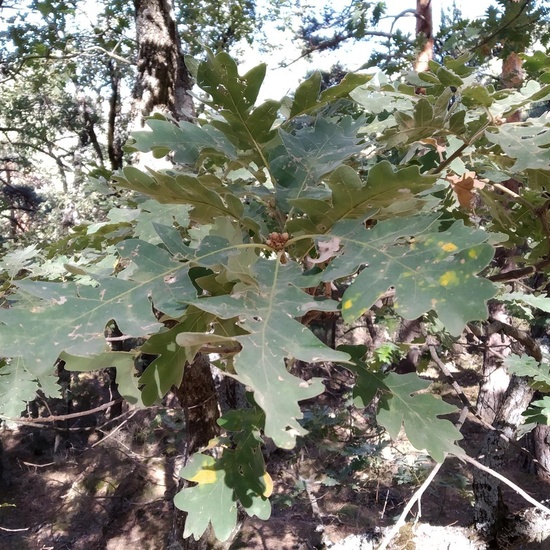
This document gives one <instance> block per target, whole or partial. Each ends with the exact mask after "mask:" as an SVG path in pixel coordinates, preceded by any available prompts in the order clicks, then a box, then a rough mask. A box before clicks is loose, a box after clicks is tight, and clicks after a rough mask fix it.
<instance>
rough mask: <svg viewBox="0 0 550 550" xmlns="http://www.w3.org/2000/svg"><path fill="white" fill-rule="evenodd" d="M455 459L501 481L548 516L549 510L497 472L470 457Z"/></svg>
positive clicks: (464, 456)
mask: <svg viewBox="0 0 550 550" xmlns="http://www.w3.org/2000/svg"><path fill="white" fill-rule="evenodd" d="M457 458H459V459H460V460H464V462H468V463H470V464H472V466H475V467H476V468H479V469H480V470H482V471H483V472H485V473H487V474H489V475H492V476H493V477H496V478H497V479H498V480H499V481H502V483H505V484H506V485H508V487H510V488H511V489H513V490H514V491H515V492H516V493H517V494H518V495H521V496H522V497H523V498H524V499H525V500H526V501H527V502H529V503H530V504H532V505H533V506H535V508H538V509H539V510H542V511H543V512H545V513H547V514H550V508H547V507H546V506H544V504H542V503H541V502H539V501H538V500H535V499H534V498H533V497H532V496H530V495H529V494H527V493H526V492H525V491H524V490H523V489H522V488H521V487H518V486H517V485H516V484H515V483H513V482H512V481H510V480H509V479H507V478H506V477H504V476H503V475H501V474H499V473H498V472H495V470H493V469H491V468H489V467H488V466H485V465H484V464H481V462H478V461H477V460H476V459H475V458H472V457H471V456H468V455H463V456H459V457H457Z"/></svg>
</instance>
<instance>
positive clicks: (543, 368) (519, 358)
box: [503, 355, 550, 393]
mask: <svg viewBox="0 0 550 550" xmlns="http://www.w3.org/2000/svg"><path fill="white" fill-rule="evenodd" d="M503 363H504V366H506V368H507V369H508V372H509V373H510V374H515V375H516V376H527V377H529V378H532V380H533V381H532V384H531V385H532V386H533V387H534V388H536V389H537V390H539V391H543V392H545V393H546V392H549V391H550V365H549V364H548V358H546V360H545V361H544V362H542V363H539V362H538V361H537V360H536V359H535V358H534V357H529V356H528V355H509V356H508V357H506V359H504V362H503Z"/></svg>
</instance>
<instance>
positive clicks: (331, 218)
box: [287, 161, 437, 233]
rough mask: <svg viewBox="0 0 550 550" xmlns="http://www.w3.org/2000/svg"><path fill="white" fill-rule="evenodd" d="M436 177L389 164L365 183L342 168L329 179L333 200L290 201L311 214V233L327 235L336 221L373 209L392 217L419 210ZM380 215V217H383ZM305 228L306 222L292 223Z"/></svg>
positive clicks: (291, 226) (371, 172) (376, 168)
mask: <svg viewBox="0 0 550 550" xmlns="http://www.w3.org/2000/svg"><path fill="white" fill-rule="evenodd" d="M436 180H437V176H429V175H428V176H427V175H423V174H420V171H419V168H418V166H409V167H407V168H402V169H401V170H399V169H398V170H394V168H393V166H392V165H391V164H390V163H389V162H388V161H382V162H380V163H378V164H375V165H374V166H373V167H372V168H371V169H370V170H369V173H368V178H367V181H366V183H365V182H363V181H362V180H361V178H360V176H359V174H358V173H357V172H356V171H355V170H354V169H353V168H351V167H350V166H345V165H343V166H340V167H338V168H337V169H336V170H334V172H332V174H331V175H330V176H329V177H328V179H327V185H328V187H329V189H330V190H331V194H332V196H331V198H330V200H326V201H325V200H319V199H312V198H303V199H291V200H290V201H289V202H290V204H292V206H295V207H297V208H299V209H300V210H302V211H303V212H304V213H305V214H307V215H308V218H309V221H310V222H311V227H310V231H311V232H315V233H325V232H326V231H327V230H329V229H330V228H331V227H332V226H333V225H334V224H335V223H336V222H337V221H339V220H341V219H345V218H358V217H361V216H363V217H364V216H366V215H368V213H369V211H372V210H373V209H388V210H389V211H390V215H391V216H395V215H396V214H397V213H400V214H403V213H405V212H408V213H409V214H410V213H411V211H414V212H417V211H418V210H420V208H421V206H422V204H423V201H422V200H421V199H415V200H411V199H414V197H415V195H416V194H417V193H419V192H421V191H425V190H426V189H429V188H430V187H432V186H433V184H434V183H435V182H436ZM380 217H381V216H380V215H377V218H380ZM295 224H300V225H301V226H302V227H304V221H303V219H299V220H296V222H294V223H293V222H292V221H291V222H289V223H288V225H287V226H288V228H289V230H290V231H292V232H294V231H293V230H294V225H295Z"/></svg>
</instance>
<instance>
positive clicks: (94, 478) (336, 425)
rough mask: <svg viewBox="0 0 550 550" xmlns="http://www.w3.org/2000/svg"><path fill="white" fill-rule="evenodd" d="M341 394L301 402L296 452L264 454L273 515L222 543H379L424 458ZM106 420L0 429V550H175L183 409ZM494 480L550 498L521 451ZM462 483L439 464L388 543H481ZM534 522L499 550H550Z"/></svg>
mask: <svg viewBox="0 0 550 550" xmlns="http://www.w3.org/2000/svg"><path fill="white" fill-rule="evenodd" d="M336 378H337V377H336ZM473 387H475V384H474V383H473V382H472V388H473ZM331 392H332V395H336V394H338V395H337V397H338V399H332V398H331ZM100 393H101V392H98V395H99V394H100ZM340 398H341V387H340V388H339V387H336V386H334V387H328V391H327V392H326V394H325V397H324V398H321V399H317V400H314V401H311V402H309V403H307V404H306V406H305V407H304V411H305V418H304V425H305V427H306V428H307V429H308V430H309V431H310V433H309V435H308V436H307V437H305V438H303V440H302V441H301V442H300V443H299V445H298V446H297V448H296V449H294V450H293V451H282V450H278V449H274V450H271V452H269V453H268V454H269V457H268V460H267V464H268V470H269V472H270V474H271V476H272V478H273V480H274V486H275V490H274V494H273V496H272V498H271V500H272V503H273V513H272V516H271V519H270V520H269V521H266V522H263V521H260V520H257V519H251V518H246V519H245V518H243V521H242V523H241V525H240V529H239V531H238V532H237V533H236V536H235V537H234V539H233V540H232V542H231V543H229V544H226V545H224V546H220V548H226V549H227V548H230V549H231V550H236V549H239V548H250V549H261V550H271V549H276V550H306V549H308V550H310V549H314V548H319V549H321V548H333V549H334V550H367V549H370V548H376V546H377V544H379V543H380V541H381V540H382V539H383V536H384V533H386V532H387V530H388V528H389V527H390V526H392V525H393V524H394V523H395V521H396V519H397V518H398V517H399V515H400V514H401V512H402V510H403V507H404V506H405V505H406V503H407V502H408V500H409V499H410V498H411V496H412V495H413V494H414V492H415V491H416V490H417V489H418V487H419V486H420V485H421V483H422V482H423V481H424V479H425V478H426V476H427V475H428V474H429V472H430V471H431V469H432V468H433V467H434V463H433V461H432V460H431V459H429V457H427V456H426V455H425V454H422V453H419V452H418V451H415V450H413V449H412V448H411V447H410V445H408V443H407V442H406V441H405V440H404V439H403V440H397V441H390V440H388V439H387V437H386V436H385V435H384V434H383V433H381V432H379V431H378V430H377V429H376V428H375V427H374V422H373V419H372V415H370V414H369V413H368V411H367V412H365V411H358V410H356V409H355V408H354V407H352V406H351V405H349V404H348V406H342V405H341V402H342V400H341V399H340ZM331 402H333V403H334V405H333V404H332V403H331ZM337 403H340V404H339V405H336V404H337ZM90 405H92V406H93V405H94V403H93V402H90V403H89V404H88V406H90ZM104 414H105V413H104V412H102V413H97V414H96V415H94V417H93V418H92V417H85V418H86V422H87V423H88V424H91V425H88V426H86V425H84V424H85V422H84V423H83V421H81V422H80V425H76V426H75V425H74V424H73V425H72V428H73V429H72V430H71V431H67V430H65V431H59V430H57V431H56V430H54V429H39V428H36V427H33V426H29V425H21V426H19V427H18V428H17V429H8V428H5V429H4V431H3V432H2V433H1V437H2V442H3V448H4V449H3V457H2V466H3V475H2V481H1V485H0V490H1V492H0V495H1V497H0V506H1V507H0V550H134V549H135V550H179V549H182V548H183V546H182V545H181V539H180V535H177V536H176V535H175V533H177V532H178V530H177V526H178V525H181V519H180V518H181V513H180V512H179V511H177V510H175V509H174V507H173V504H172V498H173V496H174V494H175V493H176V491H177V490H178V475H177V474H178V470H179V468H180V467H181V456H180V455H178V452H179V450H180V449H181V448H182V440H183V438H184V437H185V433H184V430H183V422H182V416H181V411H177V410H174V409H160V408H159V409H156V410H155V409H153V410H146V411H145V410H130V409H125V410H124V411H123V413H122V415H121V416H119V417H117V418H116V419H114V420H113V421H111V422H108V423H107V424H105V423H106V419H105V416H104ZM102 424H103V426H102V427H100V429H98V428H97V426H101V425H102ZM63 428H66V426H63ZM462 431H463V433H464V436H465V438H464V441H463V447H464V448H465V449H466V451H467V452H468V453H470V454H472V455H474V456H475V454H476V453H477V449H478V448H479V446H480V443H481V440H482V438H483V436H484V434H485V430H484V428H483V427H482V426H480V425H479V424H477V423H476V422H475V421H467V422H466V423H465V425H464V427H463V430H462ZM60 435H63V437H59V436H60ZM56 436H57V437H56ZM268 451H269V449H268ZM501 473H503V474H504V475H506V476H507V477H509V479H511V480H512V481H514V482H515V483H517V484H518V485H519V486H521V487H522V488H524V489H525V490H527V492H529V493H530V494H531V495H532V496H533V497H534V498H536V499H537V500H539V501H540V500H544V499H548V497H549V496H550V484H547V483H545V482H542V481H541V480H538V479H537V478H535V477H534V475H531V474H528V473H526V472H525V471H524V470H522V468H521V466H520V460H519V459H518V457H517V451H515V452H512V453H511V454H510V456H509V457H508V460H507V468H506V471H505V472H501ZM471 479H472V471H471V468H470V467H469V466H468V465H466V464H465V463H463V462H460V461H458V460H457V459H455V458H450V459H447V461H446V462H445V464H444V465H443V468H442V469H441V470H440V471H439V472H438V474H437V476H436V477H435V479H434V480H433V482H432V483H431V484H430V486H429V487H428V489H427V491H426V492H425V493H424V495H423V496H422V499H421V512H422V513H421V517H420V518H418V522H417V523H416V524H415V523H414V518H415V516H416V515H417V513H418V508H417V507H416V506H415V507H414V508H413V512H414V514H413V516H409V523H407V525H406V526H405V527H403V528H402V529H401V531H400V533H399V535H398V536H397V537H396V538H395V539H394V540H393V543H392V544H391V545H390V546H389V548H391V549H403V550H413V549H419V550H431V549H433V550H447V549H449V550H468V549H471V550H474V549H484V548H486V545H485V544H484V543H483V541H482V540H481V539H480V538H479V537H478V536H477V534H476V533H475V532H474V531H473V530H472V529H471V527H470V525H471V524H472V519H473V514H472V497H473V495H472V488H471ZM503 494H504V499H505V502H506V504H507V505H508V507H509V512H510V517H511V518H512V517H514V518H523V519H520V521H519V522H518V525H522V524H526V522H527V520H526V519H525V517H526V516H527V515H529V514H531V515H533V512H532V511H529V510H528V509H529V508H530V505H529V504H528V503H526V502H525V501H523V500H522V498H521V497H519V496H518V495H517V494H516V493H514V492H513V491H512V490H510V489H508V488H507V487H504V489H503ZM535 516H536V513H535ZM539 520H540V521H541V522H542V523H541V525H542V527H536V526H535V527H534V531H533V528H532V529H531V534H530V535H529V536H520V535H519V534H518V531H517V530H515V531H514V532H512V531H510V533H504V534H503V539H502V540H503V541H505V542H502V546H501V547H502V548H514V549H518V550H520V549H525V550H527V549H542V550H544V549H550V538H548V537H550V533H549V531H550V520H548V518H546V523H544V519H540V518H539Z"/></svg>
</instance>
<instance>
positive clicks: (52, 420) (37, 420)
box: [0, 397, 124, 424]
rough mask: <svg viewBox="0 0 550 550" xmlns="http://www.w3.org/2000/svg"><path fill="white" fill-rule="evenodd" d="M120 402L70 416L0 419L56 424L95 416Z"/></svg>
mask: <svg viewBox="0 0 550 550" xmlns="http://www.w3.org/2000/svg"><path fill="white" fill-rule="evenodd" d="M120 401H124V399H123V398H122V397H119V398H118V399H113V401H109V403H104V404H103V405H100V406H99V407H95V408H94V409H89V410H87V411H81V412H77V413H70V414H60V415H50V416H43V417H40V418H10V417H8V416H4V415H0V418H1V419H2V420H6V421H8V422H20V423H25V424H27V423H28V424H41V423H44V422H58V421H61V420H70V419H71V418H81V417H82V416H88V415H90V414H95V413H96V412H100V411H103V410H105V409H108V408H109V407H112V406H113V405H116V404H117V403H119V402H120Z"/></svg>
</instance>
